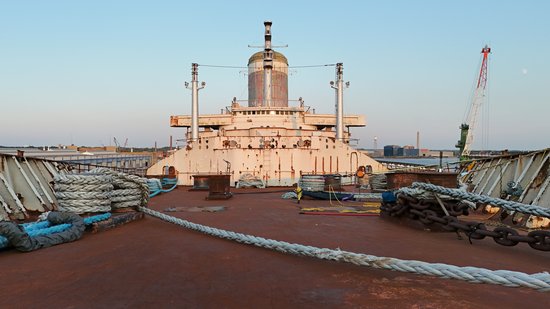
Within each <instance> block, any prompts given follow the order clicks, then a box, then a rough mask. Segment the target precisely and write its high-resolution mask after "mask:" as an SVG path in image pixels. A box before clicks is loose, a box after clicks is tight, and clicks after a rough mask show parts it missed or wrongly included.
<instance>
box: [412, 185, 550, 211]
mask: <svg viewBox="0 0 550 309" xmlns="http://www.w3.org/2000/svg"><path fill="white" fill-rule="evenodd" d="M411 187H412V188H419V189H423V190H426V191H431V192H436V193H440V194H444V195H448V196H451V197H454V198H458V199H462V200H467V201H470V202H474V203H486V204H491V205H495V206H499V207H502V208H504V209H505V210H508V211H517V212H521V213H525V214H529V215H535V216H539V217H546V218H550V208H544V207H540V206H537V205H528V204H522V203H518V202H514V201H507V200H503V199H499V198H493V197H490V196H487V195H479V194H474V193H470V192H467V191H464V190H459V189H450V188H445V187H441V186H436V185H433V184H429V183H423V182H414V183H413V184H412V186H411Z"/></svg>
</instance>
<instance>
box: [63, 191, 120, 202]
mask: <svg viewBox="0 0 550 309" xmlns="http://www.w3.org/2000/svg"><path fill="white" fill-rule="evenodd" d="M110 196H111V194H110V193H109V192H106V191H99V192H94V191H72V192H65V191H57V192H55V197H56V198H57V199H58V200H74V199H83V200H92V199H98V200H108V199H109V198H110Z"/></svg>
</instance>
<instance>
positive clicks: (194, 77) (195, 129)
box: [185, 63, 206, 143]
mask: <svg viewBox="0 0 550 309" xmlns="http://www.w3.org/2000/svg"><path fill="white" fill-rule="evenodd" d="M205 86H206V83H205V82H202V83H201V86H199V65H198V64H197V63H192V64H191V88H189V83H188V82H185V87H186V88H187V89H191V140H189V141H188V142H191V143H192V142H195V141H197V140H198V139H199V90H201V89H203V88H204V87H205Z"/></svg>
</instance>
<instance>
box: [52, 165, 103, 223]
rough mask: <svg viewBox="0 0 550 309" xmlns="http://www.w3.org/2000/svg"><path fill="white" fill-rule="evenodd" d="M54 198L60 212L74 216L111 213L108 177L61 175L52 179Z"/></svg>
mask: <svg viewBox="0 0 550 309" xmlns="http://www.w3.org/2000/svg"><path fill="white" fill-rule="evenodd" d="M54 182H55V184H54V190H55V197H56V198H57V202H58V204H59V210H60V211H68V212H72V213H76V214H82V213H86V212H106V211H111V200H110V199H109V197H110V192H111V191H112V189H113V185H112V184H111V182H112V177H111V176H110V175H97V174H90V175H63V174H58V175H56V176H55V177H54Z"/></svg>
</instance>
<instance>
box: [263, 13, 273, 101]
mask: <svg viewBox="0 0 550 309" xmlns="http://www.w3.org/2000/svg"><path fill="white" fill-rule="evenodd" d="M271 24H272V22H271V21H265V22H264V26H265V43H264V102H263V106H264V107H270V106H271V76H272V74H271V73H272V72H271V71H272V69H273V50H272V49H271Z"/></svg>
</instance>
